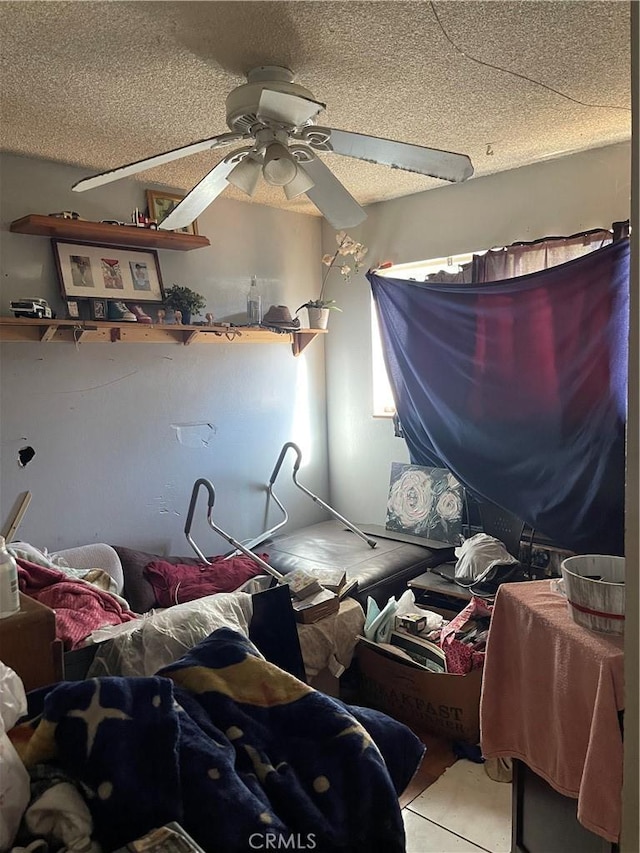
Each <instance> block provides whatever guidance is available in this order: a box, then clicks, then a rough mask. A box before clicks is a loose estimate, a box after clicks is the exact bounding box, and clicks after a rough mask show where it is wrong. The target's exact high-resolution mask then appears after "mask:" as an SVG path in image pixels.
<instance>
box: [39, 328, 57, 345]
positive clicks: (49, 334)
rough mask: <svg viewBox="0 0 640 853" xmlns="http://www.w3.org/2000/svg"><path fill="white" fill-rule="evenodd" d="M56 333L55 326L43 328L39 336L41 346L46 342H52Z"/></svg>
mask: <svg viewBox="0 0 640 853" xmlns="http://www.w3.org/2000/svg"><path fill="white" fill-rule="evenodd" d="M57 331H58V327H57V326H45V328H44V329H43V330H42V334H41V335H40V341H41V342H42V343H43V344H46V343H47V342H48V341H52V340H53V339H54V338H55V336H56V332H57Z"/></svg>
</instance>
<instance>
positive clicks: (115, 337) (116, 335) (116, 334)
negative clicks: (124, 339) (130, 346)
mask: <svg viewBox="0 0 640 853" xmlns="http://www.w3.org/2000/svg"><path fill="white" fill-rule="evenodd" d="M109 337H110V339H111V343H112V344H114V343H115V342H116V341H119V340H121V338H120V329H119V328H118V327H117V326H114V327H112V328H111V329H109Z"/></svg>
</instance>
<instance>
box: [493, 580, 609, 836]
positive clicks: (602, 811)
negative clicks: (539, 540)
mask: <svg viewBox="0 0 640 853" xmlns="http://www.w3.org/2000/svg"><path fill="white" fill-rule="evenodd" d="M623 702H624V657H623V639H622V638H621V637H616V636H614V635H610V634H596V633H594V632H592V631H589V630H587V629H586V628H582V627H581V626H579V625H576V623H575V622H573V620H572V619H571V617H570V615H569V612H568V610H567V604H566V599H564V598H563V597H562V596H560V595H557V594H556V593H553V592H552V591H551V582H550V581H531V582H528V583H517V584H503V585H502V586H501V587H500V590H499V592H498V595H497V598H496V603H495V607H494V610H493V616H492V619H491V630H490V632H489V641H488V644H487V654H486V659H485V665H484V677H483V686H482V696H481V701H480V730H481V746H482V753H483V755H484V756H485V758H496V757H499V756H502V757H513V758H519V759H520V760H521V761H524V762H525V763H526V764H527V765H528V766H529V767H530V768H531V769H532V770H534V771H535V772H536V773H537V774H538V775H539V776H542V778H543V779H546V781H547V782H548V783H549V784H550V785H551V786H552V787H553V788H555V789H556V791H559V792H560V793H561V794H564V795H566V796H569V797H574V798H577V800H578V820H579V821H580V823H581V824H582V825H583V826H585V827H586V828H587V829H589V830H590V831H591V832H595V833H596V834H598V835H600V836H602V837H603V838H606V839H607V840H608V841H618V838H619V834H620V818H621V795H622V732H621V729H620V725H619V718H618V712H619V711H621V710H622V708H623Z"/></svg>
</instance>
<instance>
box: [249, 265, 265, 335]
mask: <svg viewBox="0 0 640 853" xmlns="http://www.w3.org/2000/svg"><path fill="white" fill-rule="evenodd" d="M247 323H248V324H249V325H250V326H259V325H260V323H262V296H261V295H260V291H259V290H258V283H257V282H256V277H255V275H252V276H251V286H250V287H249V292H248V293H247Z"/></svg>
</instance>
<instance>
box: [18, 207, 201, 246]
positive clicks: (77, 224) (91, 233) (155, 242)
mask: <svg viewBox="0 0 640 853" xmlns="http://www.w3.org/2000/svg"><path fill="white" fill-rule="evenodd" d="M9 230H10V231H13V232H14V233H16V234H36V235H38V236H40V237H56V238H58V239H60V240H77V241H78V242H81V243H101V244H103V245H106V246H142V247H146V248H148V249H177V250H179V251H182V252H185V251H188V250H189V249H200V248H202V247H203V246H210V245H211V244H210V242H209V240H208V238H207V237H203V236H201V235H199V234H181V233H179V232H177V231H159V230H156V229H155V228H136V227H134V226H133V225H107V224H105V223H104V222H87V221H86V220H84V219H62V218H59V217H57V216H41V215H40V214H37V213H30V214H29V215H28V216H23V217H22V219H16V220H15V221H14V222H12V223H11V225H10V226H9Z"/></svg>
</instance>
